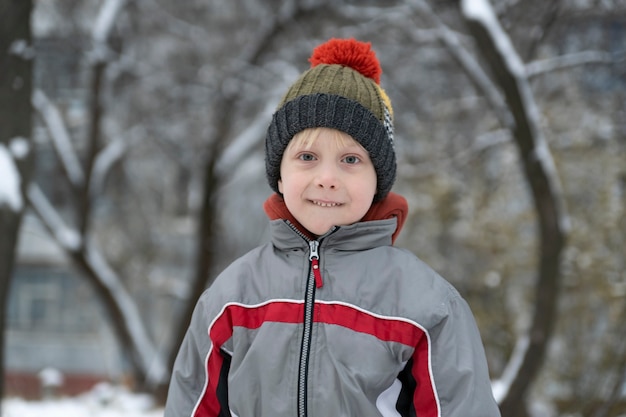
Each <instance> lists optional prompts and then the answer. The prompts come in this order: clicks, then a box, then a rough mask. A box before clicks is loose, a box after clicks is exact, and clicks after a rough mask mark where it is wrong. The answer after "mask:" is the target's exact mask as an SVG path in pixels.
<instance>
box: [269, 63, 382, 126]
mask: <svg viewBox="0 0 626 417" xmlns="http://www.w3.org/2000/svg"><path fill="white" fill-rule="evenodd" d="M317 93H325V94H334V95H338V96H342V97H346V98H348V99H350V100H354V101H356V102H358V103H360V104H361V105H362V106H363V107H365V108H367V109H368V110H369V111H371V112H372V113H373V114H374V116H376V118H377V119H378V120H380V121H381V122H384V120H385V110H384V107H383V106H384V104H383V100H382V97H381V96H380V89H379V87H378V86H377V85H376V83H375V82H374V81H373V80H372V79H371V78H367V77H364V76H363V75H361V74H359V73H358V72H356V71H355V70H353V69H352V68H348V67H345V66H342V65H337V64H333V65H327V64H321V65H318V66H316V67H314V68H311V69H309V70H308V71H306V72H305V73H304V74H302V75H301V76H300V78H299V79H298V80H297V81H296V82H295V83H294V84H293V85H292V86H291V87H290V88H289V90H288V91H287V93H286V94H285V96H284V97H283V100H282V102H281V103H280V105H279V107H281V106H282V105H283V104H285V103H286V102H288V101H290V100H292V99H294V98H296V97H298V96H303V95H308V94H317Z"/></svg>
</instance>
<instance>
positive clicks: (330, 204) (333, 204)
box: [313, 201, 339, 207]
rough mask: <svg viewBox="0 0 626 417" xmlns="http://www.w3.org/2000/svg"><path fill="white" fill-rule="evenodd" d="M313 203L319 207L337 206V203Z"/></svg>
mask: <svg viewBox="0 0 626 417" xmlns="http://www.w3.org/2000/svg"><path fill="white" fill-rule="evenodd" d="M313 203H314V204H316V205H318V206H320V207H335V206H338V205H339V204H338V203H322V202H320V201H314V202H313Z"/></svg>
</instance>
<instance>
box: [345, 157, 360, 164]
mask: <svg viewBox="0 0 626 417" xmlns="http://www.w3.org/2000/svg"><path fill="white" fill-rule="evenodd" d="M343 160H344V161H345V163H346V164H357V163H359V162H360V161H361V158H359V157H358V156H355V155H349V156H346V157H345V158H343Z"/></svg>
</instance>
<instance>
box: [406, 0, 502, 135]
mask: <svg viewBox="0 0 626 417" xmlns="http://www.w3.org/2000/svg"><path fill="white" fill-rule="evenodd" d="M410 3H411V5H412V6H413V7H414V8H415V9H416V10H417V11H418V12H419V13H420V14H421V15H422V16H424V17H426V18H427V19H428V20H429V22H430V23H431V24H432V25H433V26H434V27H435V28H436V29H437V34H438V38H439V40H440V41H441V43H442V44H443V45H444V46H445V47H446V49H447V50H448V53H450V55H451V56H452V57H453V58H454V60H455V61H456V62H457V63H458V64H459V65H460V66H461V68H462V69H463V70H464V71H465V73H466V74H467V76H468V77H469V79H470V81H471V82H472V83H473V84H474V86H475V87H476V89H477V90H478V91H480V92H481V93H482V94H483V95H484V96H485V99H486V100H487V102H488V103H489V106H490V107H491V109H492V110H493V112H494V114H495V115H496V117H497V118H498V120H499V122H500V124H501V125H502V126H503V127H505V128H507V129H510V128H512V127H513V118H512V116H511V113H510V112H509V111H508V109H507V106H506V103H505V102H504V98H503V97H502V93H501V92H500V91H499V90H498V89H497V87H496V86H495V85H494V83H493V82H492V81H491V79H490V78H489V77H488V76H487V74H486V73H485V71H484V70H483V69H482V68H481V66H480V65H479V64H478V62H477V61H476V59H474V57H473V56H472V54H470V53H469V51H468V50H467V49H466V48H465V47H464V46H463V44H462V43H461V40H460V39H459V36H458V35H457V34H456V33H455V32H454V31H452V30H450V28H448V27H447V26H446V25H445V24H444V23H443V22H442V21H441V19H439V17H438V16H437V15H436V14H435V12H433V10H432V9H431V7H430V5H429V4H428V3H427V2H426V1H424V0H411V2H410Z"/></svg>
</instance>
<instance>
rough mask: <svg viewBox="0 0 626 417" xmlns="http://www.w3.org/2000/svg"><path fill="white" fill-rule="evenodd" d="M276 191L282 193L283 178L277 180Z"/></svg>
mask: <svg viewBox="0 0 626 417" xmlns="http://www.w3.org/2000/svg"><path fill="white" fill-rule="evenodd" d="M278 191H279V192H280V193H281V194H284V193H283V180H278Z"/></svg>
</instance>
